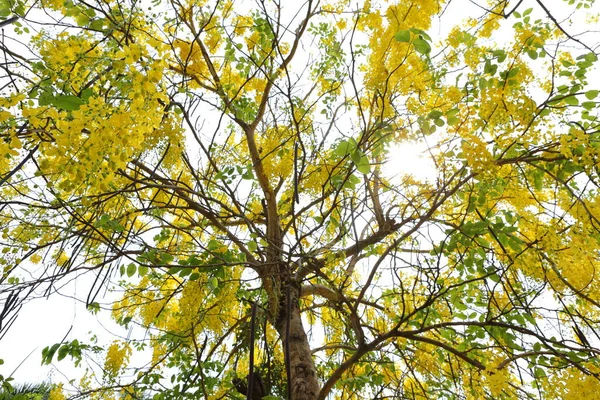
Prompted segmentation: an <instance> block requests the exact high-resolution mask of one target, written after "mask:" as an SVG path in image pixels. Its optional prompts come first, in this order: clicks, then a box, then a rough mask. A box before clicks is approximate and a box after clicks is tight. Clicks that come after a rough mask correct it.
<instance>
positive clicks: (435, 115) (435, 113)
mask: <svg viewBox="0 0 600 400" xmlns="http://www.w3.org/2000/svg"><path fill="white" fill-rule="evenodd" d="M442 115H444V114H443V113H442V112H441V111H440V110H433V111H431V112H430V113H429V114H427V118H430V119H439V118H440V117H441V116H442Z"/></svg>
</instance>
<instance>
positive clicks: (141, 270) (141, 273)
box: [137, 265, 148, 276]
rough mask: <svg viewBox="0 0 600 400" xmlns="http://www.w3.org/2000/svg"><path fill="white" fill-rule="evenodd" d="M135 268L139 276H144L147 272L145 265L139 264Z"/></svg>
mask: <svg viewBox="0 0 600 400" xmlns="http://www.w3.org/2000/svg"><path fill="white" fill-rule="evenodd" d="M137 270H138V275H139V276H145V275H146V274H147V273H148V267H146V266H145V265H140V266H139V267H138V269H137Z"/></svg>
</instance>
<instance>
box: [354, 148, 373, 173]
mask: <svg viewBox="0 0 600 400" xmlns="http://www.w3.org/2000/svg"><path fill="white" fill-rule="evenodd" d="M352 161H353V162H354V164H355V165H356V169H357V170H358V172H360V173H361V174H368V173H369V172H371V165H370V164H369V159H368V158H367V156H366V155H365V154H364V153H363V152H362V151H355V152H354V153H352Z"/></svg>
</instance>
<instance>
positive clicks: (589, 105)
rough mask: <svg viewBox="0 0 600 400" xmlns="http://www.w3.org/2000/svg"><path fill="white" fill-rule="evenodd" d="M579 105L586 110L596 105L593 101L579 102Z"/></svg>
mask: <svg viewBox="0 0 600 400" xmlns="http://www.w3.org/2000/svg"><path fill="white" fill-rule="evenodd" d="M581 106H582V107H583V108H585V109H586V110H590V111H591V110H593V109H594V107H596V102H595V101H584V102H583V103H581Z"/></svg>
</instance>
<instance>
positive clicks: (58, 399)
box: [48, 383, 67, 400]
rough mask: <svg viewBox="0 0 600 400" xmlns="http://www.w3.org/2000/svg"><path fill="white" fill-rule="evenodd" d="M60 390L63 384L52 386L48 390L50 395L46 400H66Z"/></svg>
mask: <svg viewBox="0 0 600 400" xmlns="http://www.w3.org/2000/svg"><path fill="white" fill-rule="evenodd" d="M62 389H63V384H62V383H60V384H58V385H56V386H54V387H53V388H52V389H51V390H50V394H49V395H48V400H66V399H67V397H66V396H65V394H64V393H63V390H62Z"/></svg>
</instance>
